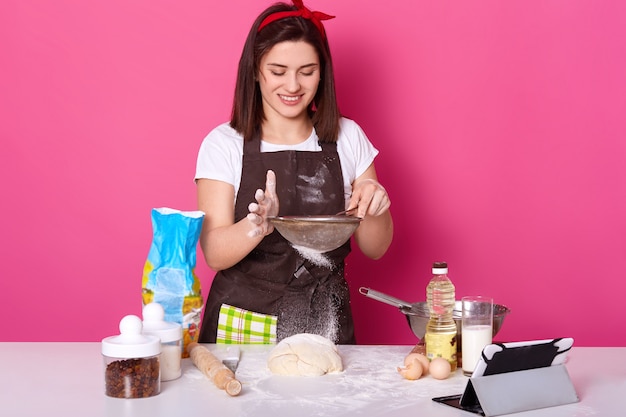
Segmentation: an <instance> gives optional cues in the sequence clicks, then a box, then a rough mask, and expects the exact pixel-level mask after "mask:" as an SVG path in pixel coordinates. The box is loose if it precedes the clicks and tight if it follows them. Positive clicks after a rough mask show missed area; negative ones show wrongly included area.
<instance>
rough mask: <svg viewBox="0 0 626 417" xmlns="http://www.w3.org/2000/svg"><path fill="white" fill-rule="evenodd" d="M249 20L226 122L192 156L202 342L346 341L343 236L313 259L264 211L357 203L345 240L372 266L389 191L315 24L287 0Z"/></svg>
mask: <svg viewBox="0 0 626 417" xmlns="http://www.w3.org/2000/svg"><path fill="white" fill-rule="evenodd" d="M293 3H294V5H293V6H292V5H288V4H285V3H277V4H275V5H273V6H271V7H269V8H268V9H266V10H265V11H264V12H262V13H261V14H260V15H259V17H258V18H257V19H256V21H255V22H254V24H253V25H252V28H251V30H250V33H249V34H248V37H247V39H246V43H245V45H244V48H243V53H242V55H241V59H240V62H239V69H238V74H237V83H236V87H235V98H234V104H233V110H232V117H231V121H230V123H224V124H222V125H220V126H218V127H217V128H215V129H214V130H213V131H212V132H210V133H209V135H208V136H207V137H206V138H205V139H204V141H203V143H202V146H201V148H200V151H199V154H198V163H197V169H196V182H197V190H198V206H199V209H200V210H202V211H203V212H204V213H206V215H205V217H204V223H203V228H202V233H201V236H200V244H201V247H202V251H203V253H204V256H205V259H206V262H207V264H208V265H209V267H211V268H212V269H214V270H216V271H218V272H217V274H216V275H215V278H214V280H213V283H212V285H211V290H210V292H209V295H208V298H207V302H206V305H205V311H204V318H203V321H202V327H201V332H200V341H201V342H205V343H212V342H216V341H217V342H218V343H219V342H225V343H233V342H234V343H255V342H261V343H263V342H264V343H272V342H276V341H278V340H281V339H283V338H284V337H287V336H290V335H293V334H296V333H305V332H307V333H316V334H320V335H322V336H325V337H327V338H329V339H331V340H332V341H333V342H335V343H342V344H348V343H355V342H356V341H355V337H354V326H353V321H352V313H351V310H350V298H349V292H348V286H347V283H346V281H345V279H344V260H345V258H346V256H347V255H348V253H349V252H350V241H348V242H346V243H345V244H344V245H343V246H341V247H340V248H338V249H335V250H333V251H331V252H328V253H326V254H324V256H325V257H326V258H327V259H329V260H330V262H329V263H319V262H314V261H313V260H312V259H311V258H310V257H309V256H306V254H303V253H300V252H298V250H296V248H294V247H292V246H291V245H290V244H289V242H287V241H286V240H285V239H284V238H283V237H282V236H281V235H280V234H279V233H278V232H277V231H275V230H274V228H273V226H272V225H271V224H270V223H269V222H268V217H269V216H276V215H304V214H332V213H336V212H339V211H341V210H344V209H346V208H347V207H357V209H356V213H355V214H356V215H357V216H359V217H362V218H363V221H362V222H361V224H360V226H359V227H358V229H357V230H356V232H355V234H354V238H355V241H356V242H357V244H358V246H359V248H360V250H361V251H362V252H363V253H364V254H365V255H366V256H368V257H370V258H372V259H378V258H380V257H381V256H383V254H384V253H385V252H386V251H387V249H388V247H389V245H390V243H391V240H392V236H393V223H392V218H391V214H390V212H389V206H390V201H389V196H388V195H387V192H386V191H385V189H384V188H383V187H382V186H381V185H380V184H379V182H378V181H377V177H376V170H375V167H374V163H373V161H374V158H375V156H376V155H377V153H378V151H377V150H376V149H375V148H374V147H373V146H372V144H371V143H370V142H369V140H368V139H367V137H366V136H365V134H364V133H363V131H362V130H361V128H360V127H359V126H358V125H357V124H356V123H355V122H353V121H352V120H349V119H346V118H343V117H341V115H340V113H339V110H338V106H337V102H336V97H335V85H334V75H333V67H332V60H331V57H330V50H329V47H328V42H327V39H326V34H325V31H324V26H323V24H322V20H327V19H330V18H333V16H329V15H326V14H324V13H320V12H312V11H310V10H308V9H307V8H306V7H304V5H303V4H302V1H301V0H298V1H296V0H294V2H293Z"/></svg>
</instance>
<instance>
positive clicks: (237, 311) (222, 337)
mask: <svg viewBox="0 0 626 417" xmlns="http://www.w3.org/2000/svg"><path fill="white" fill-rule="evenodd" d="M276 322H277V318H276V316H271V315H268V314H261V313H255V312H254V311H249V310H244V309H243V308H238V307H233V306H230V305H228V304H222V306H221V307H220V315H219V319H218V323H217V337H216V340H215V342H216V343H227V344H241V343H245V344H271V343H276Z"/></svg>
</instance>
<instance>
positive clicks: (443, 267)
mask: <svg viewBox="0 0 626 417" xmlns="http://www.w3.org/2000/svg"><path fill="white" fill-rule="evenodd" d="M447 273H448V263H447V262H434V263H433V274H434V275H442V274H447Z"/></svg>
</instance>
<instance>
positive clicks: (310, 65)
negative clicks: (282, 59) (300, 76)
mask: <svg viewBox="0 0 626 417" xmlns="http://www.w3.org/2000/svg"><path fill="white" fill-rule="evenodd" d="M266 65H268V66H273V67H280V68H287V65H283V64H276V63H273V62H268V63H267V64H266ZM318 66H319V64H316V63H315V62H312V63H310V64H305V65H303V66H301V67H300V68H298V69H304V68H310V67H318Z"/></svg>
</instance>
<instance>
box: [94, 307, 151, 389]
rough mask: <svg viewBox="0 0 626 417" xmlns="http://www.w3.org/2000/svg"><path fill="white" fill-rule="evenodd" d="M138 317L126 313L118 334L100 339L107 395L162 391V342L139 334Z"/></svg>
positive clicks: (139, 321)
mask: <svg viewBox="0 0 626 417" xmlns="http://www.w3.org/2000/svg"><path fill="white" fill-rule="evenodd" d="M142 327H143V326H142V323H141V319H140V318H139V317H137V316H133V315H129V316H125V317H124V318H122V320H121V321H120V334H119V335H118V336H110V337H107V338H104V339H102V356H103V358H104V367H105V370H104V383H105V390H106V395H108V396H109V397H116V398H146V397H152V396H154V395H157V394H158V393H159V392H160V391H161V367H160V363H159V356H160V354H161V341H160V340H159V338H158V337H156V336H150V335H145V334H142Z"/></svg>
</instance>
